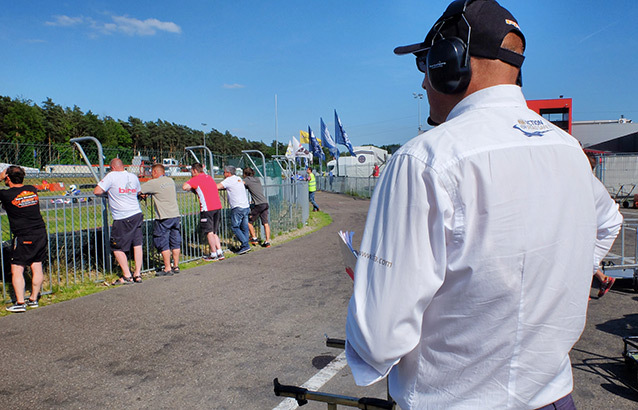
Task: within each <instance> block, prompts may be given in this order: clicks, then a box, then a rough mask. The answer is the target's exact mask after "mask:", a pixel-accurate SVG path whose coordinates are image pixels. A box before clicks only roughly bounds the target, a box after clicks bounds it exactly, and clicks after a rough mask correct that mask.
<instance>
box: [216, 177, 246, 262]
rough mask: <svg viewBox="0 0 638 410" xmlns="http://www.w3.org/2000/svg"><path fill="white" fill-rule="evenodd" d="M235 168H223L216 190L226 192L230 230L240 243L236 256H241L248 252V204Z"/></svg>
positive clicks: (243, 187) (244, 187) (242, 183)
mask: <svg viewBox="0 0 638 410" xmlns="http://www.w3.org/2000/svg"><path fill="white" fill-rule="evenodd" d="M235 172H236V168H235V167H234V166H232V165H226V166H225V167H224V177H225V178H224V180H223V181H222V182H220V183H218V184H217V188H218V189H225V190H226V192H228V202H229V203H230V208H231V209H230V228H231V229H232V230H233V232H234V233H235V236H237V239H238V240H239V242H240V243H241V245H240V247H239V250H238V251H237V253H238V254H240V255H243V254H244V253H246V252H250V244H249V243H248V239H249V235H250V232H249V231H248V213H249V212H250V204H249V203H248V195H246V186H245V185H244V181H242V180H241V178H240V177H238V176H237V175H235Z"/></svg>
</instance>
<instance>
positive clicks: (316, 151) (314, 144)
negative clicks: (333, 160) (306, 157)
mask: <svg viewBox="0 0 638 410" xmlns="http://www.w3.org/2000/svg"><path fill="white" fill-rule="evenodd" d="M308 139H309V140H310V149H311V151H312V153H313V155H314V156H315V157H317V158H319V160H320V161H325V160H326V156H325V155H324V153H323V150H322V149H321V145H319V141H317V138H316V137H315V133H314V132H312V130H311V129H310V126H308Z"/></svg>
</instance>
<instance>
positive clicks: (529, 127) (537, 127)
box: [514, 120, 552, 137]
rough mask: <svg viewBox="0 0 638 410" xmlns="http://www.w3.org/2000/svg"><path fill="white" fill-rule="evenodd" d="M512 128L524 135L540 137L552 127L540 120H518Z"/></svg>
mask: <svg viewBox="0 0 638 410" xmlns="http://www.w3.org/2000/svg"><path fill="white" fill-rule="evenodd" d="M514 128H515V129H517V130H519V131H520V132H522V133H523V134H525V136H526V137H542V136H543V134H545V133H546V132H549V131H551V130H552V127H551V126H550V125H549V124H547V123H546V122H545V121H542V120H518V124H516V125H514Z"/></svg>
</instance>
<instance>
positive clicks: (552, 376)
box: [346, 85, 622, 409]
mask: <svg viewBox="0 0 638 410" xmlns="http://www.w3.org/2000/svg"><path fill="white" fill-rule="evenodd" d="M621 223H622V216H621V215H620V213H619V212H618V206H617V205H616V204H615V202H614V201H613V200H612V199H611V198H610V196H609V194H608V192H607V190H606V189H605V188H604V186H603V185H602V184H601V183H600V181H599V180H598V179H596V178H595V177H594V176H593V174H592V172H591V168H590V165H589V162H588V160H587V158H586V156H585V155H584V153H583V151H582V149H581V148H580V146H579V144H578V142H577V141H576V140H575V139H574V138H573V137H571V136H570V135H569V134H567V133H565V132H563V131H562V130H560V129H559V128H557V127H555V126H554V125H553V124H551V123H550V122H548V121H547V120H545V119H543V118H542V117H540V116H538V115H537V114H536V113H534V112H533V111H531V110H529V109H528V108H527V105H526V103H525V99H524V97H523V94H522V93H521V90H520V88H519V87H517V86H513V85H500V86H495V87H491V88H487V89H484V90H481V91H478V92H476V93H473V94H471V95H470V96H468V97H466V98H465V99H464V100H463V101H461V102H460V103H459V104H458V105H457V106H456V107H455V108H454V109H453V110H452V112H451V113H450V115H449V116H448V119H447V121H446V122H445V123H443V124H441V125H440V126H438V127H436V128H435V129H433V130H431V131H428V132H427V133H425V134H421V135H420V136H418V137H416V138H414V139H413V140H411V141H410V142H408V143H407V144H406V145H405V146H403V147H402V148H401V149H400V150H399V151H398V152H397V153H396V154H395V155H393V156H392V158H391V159H390V161H389V163H388V165H387V167H386V169H385V171H384V173H383V175H382V177H381V179H380V181H379V183H378V184H377V187H376V188H375V192H374V196H373V198H372V202H371V204H370V209H369V212H368V218H367V222H366V227H365V231H364V234H363V239H362V243H361V248H360V255H359V258H358V262H357V265H356V269H355V282H354V293H353V296H352V298H351V300H350V304H349V307H348V320H347V325H346V336H347V347H346V353H347V358H348V363H349V365H350V367H351V369H352V372H353V375H354V378H355V381H356V382H357V384H359V385H367V384H371V383H374V382H375V381H377V380H379V379H381V378H383V377H384V376H386V375H388V373H389V382H390V393H391V394H392V397H393V398H394V399H395V400H396V401H397V403H398V404H399V405H400V406H401V408H402V409H412V408H415V409H423V408H432V409H443V408H446V409H448V408H458V409H481V408H499V409H501V408H503V409H504V408H521V409H534V408H538V407H541V406H544V405H547V404H549V403H552V402H554V401H555V400H557V399H559V398H561V397H563V396H565V395H567V394H569V393H570V392H571V391H572V374H571V365H570V361H569V356H568V353H569V351H570V349H571V348H572V346H573V345H574V343H575V342H576V341H577V340H578V338H579V337H580V334H581V332H582V330H583V327H584V324H585V316H586V310H587V301H588V295H589V289H590V285H591V281H592V274H593V270H592V268H593V267H596V266H598V262H600V260H601V259H602V258H603V257H604V255H605V254H606V253H607V251H608V250H609V248H610V247H611V245H612V243H613V241H614V239H615V237H616V235H617V234H618V231H619V227H620V224H621Z"/></svg>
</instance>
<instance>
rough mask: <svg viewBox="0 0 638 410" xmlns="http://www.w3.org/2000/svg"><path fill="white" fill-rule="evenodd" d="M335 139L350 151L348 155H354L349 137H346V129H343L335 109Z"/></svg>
mask: <svg viewBox="0 0 638 410" xmlns="http://www.w3.org/2000/svg"><path fill="white" fill-rule="evenodd" d="M335 140H336V141H337V144H341V145H345V146H346V147H347V148H348V151H350V155H352V156H353V157H356V156H357V155H356V154H355V153H354V148H352V143H351V142H350V138H348V134H346V130H344V129H343V126H342V125H341V120H340V119H339V116H338V115H337V110H335Z"/></svg>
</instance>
